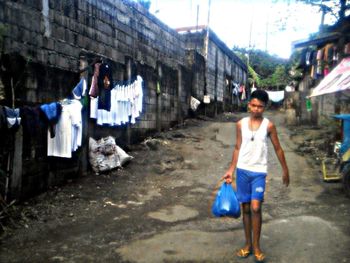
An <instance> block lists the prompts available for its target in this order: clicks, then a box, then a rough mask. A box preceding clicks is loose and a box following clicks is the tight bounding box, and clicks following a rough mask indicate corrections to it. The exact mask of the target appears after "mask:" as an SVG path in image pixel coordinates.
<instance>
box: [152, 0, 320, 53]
mask: <svg viewBox="0 0 350 263" xmlns="http://www.w3.org/2000/svg"><path fill="white" fill-rule="evenodd" d="M272 2H273V0H211V8H210V16H209V26H210V28H211V29H212V30H213V31H214V32H215V33H216V34H217V35H218V36H219V38H220V39H221V40H223V41H224V42H225V43H226V45H227V46H228V47H229V48H232V47H233V46H239V47H247V48H248V47H249V46H250V47H251V48H256V49H261V50H265V49H267V51H268V52H269V53H270V54H275V55H278V56H280V57H282V58H289V56H290V54H291V42H292V41H295V40H300V39H305V38H307V37H308V36H309V34H310V33H314V32H317V31H318V27H319V23H320V21H321V14H320V13H317V12H316V11H317V10H315V9H312V7H311V6H307V5H303V4H301V3H295V2H293V0H291V1H290V2H291V3H292V4H290V5H289V6H288V5H287V3H286V1H282V0H280V1H278V2H277V3H272ZM274 2H276V1H274ZM151 3H152V4H151V9H150V12H151V13H153V14H154V15H155V16H156V17H158V18H159V19H160V20H161V21H163V22H164V23H165V24H167V25H168V26H170V27H171V28H178V27H185V26H195V25H196V23H197V7H199V8H198V9H199V12H198V24H199V25H206V24H207V22H208V6H209V0H152V1H151ZM281 27H282V28H283V29H284V30H281Z"/></svg>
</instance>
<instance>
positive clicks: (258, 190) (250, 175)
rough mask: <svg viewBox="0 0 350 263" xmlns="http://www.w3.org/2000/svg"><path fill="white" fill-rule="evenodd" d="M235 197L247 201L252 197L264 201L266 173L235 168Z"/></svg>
mask: <svg viewBox="0 0 350 263" xmlns="http://www.w3.org/2000/svg"><path fill="white" fill-rule="evenodd" d="M236 175H237V177H236V184H237V199H238V201H239V202H241V203H249V202H251V201H252V200H253V199H254V200H259V201H264V193H265V184H266V183H265V179H266V175H267V174H266V173H259V172H252V171H247V170H243V169H239V168H237V169H236Z"/></svg>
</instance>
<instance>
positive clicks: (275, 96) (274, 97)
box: [267, 90, 284, 103]
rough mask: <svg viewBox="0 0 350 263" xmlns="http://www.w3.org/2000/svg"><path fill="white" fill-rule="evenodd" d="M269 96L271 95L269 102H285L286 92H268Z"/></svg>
mask: <svg viewBox="0 0 350 263" xmlns="http://www.w3.org/2000/svg"><path fill="white" fill-rule="evenodd" d="M267 94H269V100H271V101H272V102H275V103H277V102H280V101H282V100H284V90H280V91H267Z"/></svg>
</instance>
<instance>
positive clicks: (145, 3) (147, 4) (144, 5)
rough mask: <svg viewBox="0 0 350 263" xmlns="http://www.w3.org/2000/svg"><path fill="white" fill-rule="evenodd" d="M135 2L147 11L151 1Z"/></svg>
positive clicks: (141, 0) (140, 0)
mask: <svg viewBox="0 0 350 263" xmlns="http://www.w3.org/2000/svg"><path fill="white" fill-rule="evenodd" d="M137 2H138V3H139V4H140V5H142V6H143V7H144V8H146V9H147V10H149V9H150V8H151V0H138V1H137Z"/></svg>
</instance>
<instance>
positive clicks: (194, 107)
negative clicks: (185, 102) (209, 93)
mask: <svg viewBox="0 0 350 263" xmlns="http://www.w3.org/2000/svg"><path fill="white" fill-rule="evenodd" d="M199 104H201V102H200V101H199V100H197V99H196V98H194V97H192V96H191V110H193V111H196V110H197V108H198V106H199Z"/></svg>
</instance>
